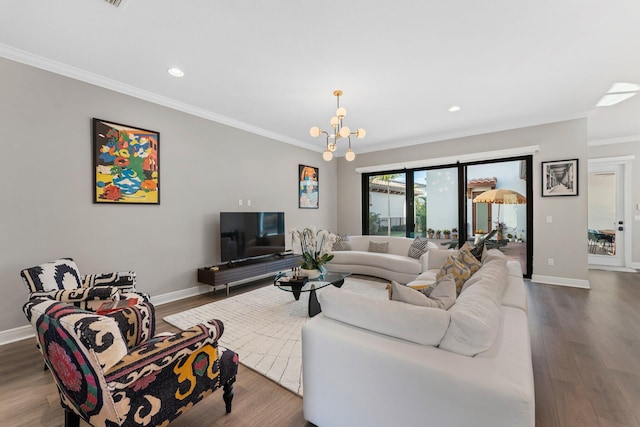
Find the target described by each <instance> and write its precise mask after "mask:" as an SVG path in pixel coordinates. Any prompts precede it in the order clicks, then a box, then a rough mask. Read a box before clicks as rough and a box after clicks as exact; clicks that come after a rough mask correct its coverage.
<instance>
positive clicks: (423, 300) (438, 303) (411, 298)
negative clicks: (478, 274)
mask: <svg viewBox="0 0 640 427" xmlns="http://www.w3.org/2000/svg"><path fill="white" fill-rule="evenodd" d="M430 288H431V289H433V290H432V292H431V296H426V295H425V294H424V293H422V292H420V291H418V290H416V289H413V288H411V287H409V286H405V285H401V284H400V283H398V282H395V281H392V282H391V292H390V299H391V300H393V301H401V302H404V303H407V304H412V305H419V306H422V307H433V308H441V309H443V310H448V309H449V307H451V306H452V305H453V304H454V303H455V301H456V284H455V281H454V280H453V277H452V276H451V275H447V276H444V277H443V278H442V279H440V280H438V281H437V282H435V283H434V284H433V285H432V286H431V287H430Z"/></svg>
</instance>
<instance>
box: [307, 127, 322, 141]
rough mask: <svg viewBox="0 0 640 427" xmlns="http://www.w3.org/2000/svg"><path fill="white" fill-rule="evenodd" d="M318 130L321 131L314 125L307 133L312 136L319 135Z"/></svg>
mask: <svg viewBox="0 0 640 427" xmlns="http://www.w3.org/2000/svg"><path fill="white" fill-rule="evenodd" d="M320 132H321V130H320V128H319V127H317V126H314V127H312V128H311V129H310V130H309V134H310V135H311V136H312V137H314V138H316V137H318V136H320Z"/></svg>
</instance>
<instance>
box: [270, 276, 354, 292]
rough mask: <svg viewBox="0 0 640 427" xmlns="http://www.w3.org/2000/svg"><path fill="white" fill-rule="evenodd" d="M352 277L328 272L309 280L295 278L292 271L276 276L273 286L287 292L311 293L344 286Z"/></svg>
mask: <svg viewBox="0 0 640 427" xmlns="http://www.w3.org/2000/svg"><path fill="white" fill-rule="evenodd" d="M350 275H351V273H335V272H331V271H328V272H326V273H324V274H321V275H320V276H319V277H316V278H315V279H309V278H308V277H296V276H293V274H292V272H291V271H283V272H280V273H278V274H276V276H275V278H274V280H273V284H274V285H276V286H277V287H278V288H280V289H282V290H283V291H287V292H296V293H297V292H310V291H311V290H312V289H320V288H324V287H325V286H329V285H334V286H342V283H343V282H344V279H345V278H347V277H348V276H350ZM305 279H306V281H305Z"/></svg>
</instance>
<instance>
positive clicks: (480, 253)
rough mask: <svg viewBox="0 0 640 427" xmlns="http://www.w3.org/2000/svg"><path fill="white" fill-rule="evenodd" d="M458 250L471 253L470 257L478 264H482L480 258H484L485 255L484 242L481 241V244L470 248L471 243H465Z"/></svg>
mask: <svg viewBox="0 0 640 427" xmlns="http://www.w3.org/2000/svg"><path fill="white" fill-rule="evenodd" d="M460 249H466V250H468V251H469V252H471V255H473V256H474V257H475V258H476V259H477V260H478V261H480V262H482V258H484V257H485V256H486V253H487V248H486V246H485V244H484V241H482V243H480V244H479V245H477V246H471V243H469V242H467V243H465V244H464V245H463V246H462V248H460Z"/></svg>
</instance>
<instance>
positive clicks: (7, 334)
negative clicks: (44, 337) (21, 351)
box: [0, 325, 35, 345]
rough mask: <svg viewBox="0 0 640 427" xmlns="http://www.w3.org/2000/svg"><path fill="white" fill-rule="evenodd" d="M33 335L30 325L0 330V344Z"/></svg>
mask: <svg viewBox="0 0 640 427" xmlns="http://www.w3.org/2000/svg"><path fill="white" fill-rule="evenodd" d="M34 336H35V334H34V332H33V329H32V328H31V325H27V326H18V327H17V328H13V329H7V330H6V331H0V345H5V344H9V343H12V342H16V341H22V340H24V339H27V338H33V337H34Z"/></svg>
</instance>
